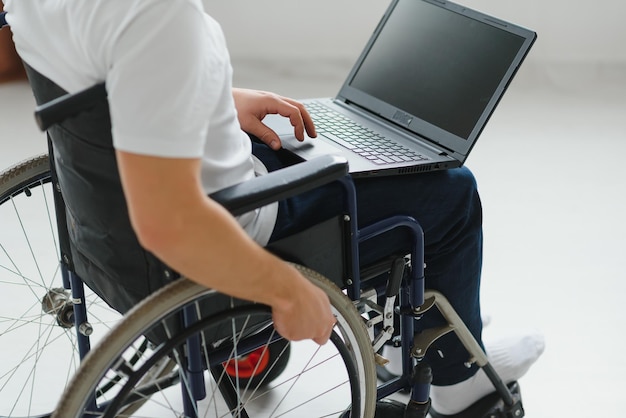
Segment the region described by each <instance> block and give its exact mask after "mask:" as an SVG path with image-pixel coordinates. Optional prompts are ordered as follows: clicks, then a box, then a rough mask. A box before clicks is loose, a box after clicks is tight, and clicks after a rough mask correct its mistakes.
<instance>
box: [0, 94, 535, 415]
mask: <svg viewBox="0 0 626 418" xmlns="http://www.w3.org/2000/svg"><path fill="white" fill-rule="evenodd" d="M103 103H105V104H106V91H105V89H104V87H103V86H102V85H97V86H94V87H93V88H90V89H87V90H85V91H83V92H80V93H78V94H74V95H64V96H60V97H58V98H55V99H54V100H51V101H49V102H46V103H43V104H41V105H39V106H38V108H37V110H36V118H37V122H38V123H39V126H40V127H41V128H42V129H43V130H45V131H47V132H48V138H49V144H50V148H49V150H50V151H49V155H42V156H39V157H36V158H33V159H31V160H29V161H26V162H24V163H21V164H18V165H16V166H14V167H13V168H10V169H8V170H6V171H4V172H2V173H0V209H2V210H4V209H5V208H8V210H9V212H12V213H13V214H14V215H15V216H14V217H12V218H9V217H5V216H4V215H3V216H2V218H0V219H2V222H3V223H5V221H6V222H7V228H8V224H10V223H13V224H14V225H13V231H12V232H6V231H8V229H4V225H2V227H3V229H2V231H3V232H2V235H3V238H2V241H1V242H0V246H1V247H0V249H1V250H2V253H3V254H4V255H5V256H6V257H5V259H6V260H5V261H4V262H3V263H4V264H0V266H1V267H2V269H1V270H3V272H2V273H0V274H2V275H3V276H7V277H9V279H4V278H0V282H1V283H3V285H6V283H10V284H14V285H15V287H21V290H23V292H22V293H23V294H21V295H20V297H19V300H18V298H17V297H16V298H15V300H13V301H11V303H12V304H13V308H8V310H7V312H8V314H7V315H6V316H5V315H4V314H3V315H2V316H0V320H1V321H2V322H3V323H8V324H9V325H8V326H5V325H2V328H0V343H1V344H2V346H3V347H5V346H10V345H11V343H9V341H11V340H12V339H14V337H15V336H16V335H18V334H16V333H15V330H16V329H20V328H21V327H22V325H33V324H34V327H35V328H38V330H39V331H40V332H38V333H34V334H29V333H22V334H19V335H20V337H19V339H20V340H22V341H27V343H26V346H27V347H29V349H27V350H26V351H22V352H20V353H16V354H14V355H11V358H14V359H17V365H15V366H8V368H7V367H5V366H2V367H3V368H5V369H7V371H6V372H5V371H4V370H2V369H0V372H2V373H3V374H2V375H0V379H2V380H0V396H1V397H2V399H3V401H2V405H3V406H2V408H5V406H4V405H8V410H0V416H30V417H35V416H37V417H43V416H50V414H51V416H52V417H58V418H66V417H130V416H137V417H142V416H151V417H160V416H176V417H190V418H191V417H204V416H215V417H217V416H220V417H222V416H236V417H249V416H254V417H257V416H297V417H321V416H339V417H380V418H385V417H406V418H412V417H426V416H427V414H428V413H429V408H430V400H429V386H430V382H431V380H432V376H431V370H430V368H429V367H428V365H427V364H426V362H425V361H424V356H425V354H426V352H427V350H428V349H429V348H430V347H431V345H432V344H433V343H434V342H435V341H436V340H437V339H438V338H440V337H441V336H443V335H446V334H449V333H455V334H456V335H457V337H458V338H459V340H460V341H461V342H462V343H463V345H464V346H465V348H466V349H467V351H468V353H469V356H468V363H475V364H477V365H478V366H479V367H481V368H482V369H483V370H484V371H485V373H486V374H487V376H488V377H489V378H490V380H491V381H492V383H493V384H494V388H495V390H496V393H495V394H494V396H493V397H491V398H490V399H487V404H483V405H478V406H476V408H475V411H476V415H472V416H475V417H476V418H480V417H522V416H524V410H523V407H522V403H521V395H520V393H519V387H518V385H517V383H515V382H514V383H512V384H509V385H505V384H504V383H503V382H502V381H501V379H500V378H499V376H498V375H497V373H496V372H495V370H494V369H493V368H492V367H491V365H490V364H489V362H488V359H487V356H486V354H485V353H484V352H483V350H482V349H481V347H480V346H479V345H478V343H477V342H476V341H475V339H474V338H473V337H472V335H471V333H470V332H469V331H468V330H467V328H466V327H465V325H464V324H463V322H462V320H461V319H460V318H459V317H458V315H457V314H456V313H455V311H454V309H453V308H452V307H451V305H450V304H449V303H448V302H447V300H446V298H445V297H444V296H443V295H441V294H440V293H438V292H436V291H430V290H425V289H424V269H425V265H424V259H423V234H422V230H421V227H420V225H419V223H418V222H417V221H416V220H414V219H412V218H409V217H404V216H397V217H393V218H390V219H384V220H382V221H379V222H376V223H374V224H372V225H368V226H366V227H364V228H357V222H356V219H357V208H356V200H355V190H354V185H353V183H352V180H351V178H350V176H349V174H348V170H347V163H346V162H345V161H344V160H342V159H340V158H337V157H333V156H327V157H322V158H318V159H316V160H313V161H309V162H303V163H300V164H296V165H293V166H290V167H287V168H285V169H282V170H278V171H275V172H272V173H269V174H268V175H266V176H262V177H258V178H255V179H252V180H250V181H247V182H245V183H242V184H238V185H235V186H232V187H230V188H227V189H225V190H221V191H219V192H216V193H214V194H213V195H211V197H212V199H214V200H215V201H217V202H218V203H220V204H222V205H223V206H224V207H225V208H226V209H228V210H229V211H230V212H231V213H232V214H233V215H239V214H243V213H246V212H248V211H250V210H253V209H255V208H258V207H262V206H264V205H267V204H269V203H271V202H275V201H278V200H281V199H285V198H288V197H290V196H293V195H296V194H298V193H303V192H305V191H307V190H311V189H313V188H316V187H319V186H321V185H324V184H328V183H330V182H337V183H338V184H340V185H341V188H342V190H343V191H344V193H343V195H344V196H343V199H344V210H343V211H341V213H338V214H337V215H336V216H335V217H333V218H331V219H328V220H325V221H323V222H320V223H319V224H316V225H314V226H312V227H310V228H308V229H306V230H304V231H302V232H299V233H297V234H295V235H293V236H289V237H287V238H284V239H281V240H279V241H277V242H273V243H271V244H270V245H268V247H267V248H268V250H269V251H272V252H274V253H275V254H277V255H279V256H281V257H282V258H283V259H285V260H286V261H288V262H292V263H294V265H295V266H296V268H298V269H299V270H300V271H301V272H302V274H303V275H304V276H305V277H307V278H308V279H309V280H311V281H312V282H313V283H314V284H315V285H317V286H318V287H320V288H321V289H323V290H324V291H325V292H326V293H327V295H328V296H329V299H330V301H331V305H332V309H333V312H334V314H335V316H336V318H337V324H336V326H335V329H334V331H333V333H332V336H331V341H330V342H329V343H328V344H326V345H325V346H322V347H319V346H317V345H316V344H314V343H312V342H306V341H305V342H291V343H289V342H287V341H285V340H283V339H282V338H281V337H280V335H278V334H277V333H276V332H275V330H274V329H273V327H272V320H271V311H270V310H269V308H268V307H266V306H262V305H259V304H255V303H251V302H247V301H241V300H236V299H234V298H231V297H228V296H225V295H222V294H219V293H217V292H215V291H213V290H211V289H207V288H205V287H202V286H200V285H198V284H195V283H193V282H191V281H188V280H186V279H184V278H178V279H177V278H175V277H174V276H175V272H171V271H169V270H167V269H165V270H164V271H163V273H164V276H165V278H166V279H168V280H167V281H169V283H166V284H165V285H164V286H162V287H161V288H160V289H159V290H156V291H155V292H154V293H152V294H151V295H150V296H148V297H147V298H145V299H144V300H143V301H142V302H141V303H139V304H138V305H136V306H134V307H132V308H131V309H130V310H128V311H127V312H125V314H124V316H123V317H122V316H121V315H120V314H118V313H117V312H116V309H112V308H111V307H110V306H107V304H106V303H103V302H102V300H100V298H99V297H98V296H97V293H99V292H95V294H92V293H91V291H90V290H89V288H88V287H87V288H85V286H84V285H83V282H84V279H85V278H81V277H78V275H77V274H76V272H75V271H74V269H73V266H74V260H73V259H72V258H73V257H72V251H71V243H70V242H69V241H70V240H69V236H68V235H69V233H68V219H71V218H68V214H67V212H66V210H67V207H66V202H65V200H64V198H65V197H67V196H64V193H63V190H62V188H61V186H60V184H59V178H58V176H57V167H55V153H58V152H59V150H58V149H57V146H58V145H57V144H53V142H54V138H53V137H54V136H55V130H54V129H55V127H58V126H63V124H64V123H65V122H66V121H69V120H78V119H80V118H81V117H83V115H84V114H86V113H89V112H92V111H93V109H95V108H97V107H98V106H101V105H102V104H103ZM33 198H35V199H38V200H37V201H38V202H39V204H40V205H41V206H39V207H35V206H33V205H32V204H31V202H32V201H34V200H32V199H33ZM41 208H43V211H42V210H41ZM26 217H28V218H29V219H32V220H33V221H34V222H41V223H42V225H41V226H35V227H34V229H35V230H36V231H38V232H42V231H44V229H45V232H46V235H47V236H48V238H47V240H48V241H47V244H48V249H46V250H43V249H37V248H36V247H35V246H36V245H39V240H38V239H37V240H36V239H34V238H32V237H31V235H30V229H29V228H30V227H27V226H26V222H25V218H26ZM396 228H402V229H405V230H407V231H408V233H409V236H410V237H411V238H410V240H411V242H410V248H411V251H410V252H408V253H405V252H401V253H398V254H390V255H389V257H388V258H385V259H384V260H380V261H379V262H377V263H375V264H373V265H369V266H361V265H360V263H359V251H358V247H359V243H362V242H365V241H367V240H369V239H372V238H374V237H377V236H380V235H383V234H386V233H388V232H389V231H391V230H394V229H396ZM5 237H6V240H5ZM18 238H19V239H18ZM20 240H21V241H23V242H21V241H20ZM13 244H15V245H17V244H22V248H21V249H19V250H17V251H18V253H14V252H13V250H12V247H11V245H13ZM50 248H52V249H53V250H50ZM42 255H45V256H46V257H48V258H52V259H53V260H54V261H53V262H50V263H49V265H54V266H53V267H51V268H49V266H46V269H45V270H44V268H43V267H44V266H43V264H42V263H41V262H40V261H39V259H40V256H42ZM18 259H25V260H27V263H26V264H27V265H28V268H29V269H30V270H26V269H25V268H21V267H20V266H18V265H17V262H15V260H18ZM0 260H2V259H0ZM31 260H32V264H31V263H30V261H31ZM242 262H243V261H242ZM33 278H36V279H33ZM26 299H30V301H29V302H25V300H26ZM23 306H27V307H28V309H21V310H23V311H24V313H21V314H19V315H20V316H19V317H18V316H17V315H18V314H14V313H13V312H21V310H20V309H16V308H15V307H18V308H23ZM431 309H437V310H439V311H440V312H441V314H442V316H443V317H444V318H445V319H446V321H447V325H445V326H442V327H439V328H433V329H427V330H425V331H422V332H420V333H417V334H416V333H415V332H414V326H415V322H416V321H417V320H419V318H420V317H421V316H422V315H424V313H425V312H427V311H428V310H431ZM99 310H101V311H102V313H101V312H100V311H99ZM9 315H13V316H14V317H11V316H9ZM9 318H13V319H9ZM32 318H36V319H32ZM43 318H45V321H46V323H47V325H44V320H43ZM92 318H93V319H95V320H96V323H94V321H93V319H92ZM99 324H104V325H105V327H98V326H96V325H99ZM96 328H109V331H108V332H107V333H106V335H102V333H99V334H100V335H101V338H100V340H99V342H97V343H96V341H93V338H92V337H93V336H92V332H93V331H94V330H95V329H96ZM42 330H43V332H42ZM29 332H30V331H29ZM55 332H58V333H59V335H56V334H54V333H55ZM72 332H73V335H71V333H72ZM33 336H34V337H35V339H34V342H33ZM392 339H393V341H394V342H395V343H396V344H398V345H399V346H400V350H401V352H402V370H403V372H402V375H400V376H397V377H394V378H392V379H391V380H389V381H387V382H384V383H381V384H379V383H378V382H377V373H376V367H377V365H378V366H384V364H385V363H386V359H384V358H383V357H382V356H381V355H380V354H379V352H380V351H381V349H382V348H383V346H384V345H385V344H389V343H390V342H391V341H392ZM53 340H62V341H63V342H64V343H65V344H66V345H67V347H66V348H64V349H62V351H65V353H64V354H68V355H69V356H70V359H69V360H67V362H66V363H63V364H62V365H61V369H60V371H59V372H56V373H49V372H46V374H45V375H44V376H41V377H38V378H35V377H33V376H34V374H35V373H36V372H40V370H39V366H38V363H44V355H43V354H40V351H41V350H40V349H42V348H48V347H49V342H50V341H53ZM31 360H32V361H33V362H34V364H35V365H34V366H33V367H32V368H29V369H27V370H26V372H25V373H24V374H25V377H24V380H23V383H18V384H15V385H14V382H15V379H16V376H18V375H19V374H20V373H21V370H20V368H21V365H22V364H23V363H25V362H27V361H31ZM55 360H56V359H55V358H50V359H47V358H45V363H48V362H54V361H55ZM5 363H6V360H5ZM57 363H59V361H57ZM18 372H20V373H18ZM41 382H45V383H44V384H43V385H42V384H41ZM62 382H63V383H62ZM9 387H16V388H17V389H16V390H14V391H12V392H11V391H8V390H6V388H9ZM54 388H56V389H58V390H59V391H60V392H62V393H59V396H58V397H59V399H60V400H59V402H58V404H57V405H56V406H51V407H50V406H44V408H46V407H49V408H50V409H47V410H38V409H37V408H38V406H37V405H36V399H37V396H38V393H40V392H39V391H43V390H45V391H50V390H52V389H54ZM399 391H409V392H410V395H409V401H408V403H406V404H404V403H401V402H399V401H391V400H388V397H389V396H391V395H393V394H394V393H397V392H399ZM26 392H28V393H27V394H26ZM9 396H10V397H11V399H9V398H8V397H9ZM5 399H9V401H8V402H6V401H5ZM22 405H23V406H22ZM53 409H54V411H53Z"/></svg>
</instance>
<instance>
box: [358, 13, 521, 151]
mask: <svg viewBox="0 0 626 418" xmlns="http://www.w3.org/2000/svg"><path fill="white" fill-rule="evenodd" d="M524 41H525V39H524V38H523V37H521V36H517V35H515V34H513V33H510V32H507V31H505V30H501V29H500V28H498V27H497V26H492V25H489V24H486V23H482V22H479V21H477V20H474V19H471V18H469V17H467V16H464V15H462V14H459V13H450V11H449V10H445V9H442V8H440V7H437V6H435V5H432V4H430V3H426V2H424V1H400V2H398V4H397V5H396V8H395V10H394V11H393V12H392V14H391V15H390V16H389V21H387V22H386V24H385V25H384V28H383V29H382V30H381V32H380V34H379V35H378V37H377V39H376V40H375V41H374V43H373V45H372V47H371V49H370V51H369V52H368V53H367V56H366V57H365V59H364V61H363V62H362V64H361V66H360V67H359V69H358V70H357V71H356V72H355V73H354V76H353V78H352V79H351V80H350V81H349V85H350V87H352V88H355V89H358V90H360V91H362V92H364V93H366V94H368V95H370V96H373V97H375V98H377V99H378V100H381V101H384V102H387V103H389V104H390V105H392V106H394V107H396V108H398V109H401V110H403V111H405V112H407V113H409V114H411V115H413V116H416V117H419V118H421V119H423V120H424V121H426V122H428V123H430V124H432V125H434V126H437V127H438V128H441V129H443V130H445V131H448V132H450V133H452V134H454V135H457V136H459V137H461V138H464V139H467V138H468V137H469V136H470V134H471V133H472V130H473V129H474V127H475V125H476V122H477V121H478V119H479V118H480V117H481V116H482V115H483V112H484V111H485V109H486V106H487V105H488V103H489V101H490V100H491V99H492V96H493V94H494V92H495V91H496V89H497V88H498V86H499V84H500V83H501V81H502V79H503V76H504V74H505V73H506V72H507V71H508V70H509V68H510V65H511V62H512V61H513V60H514V58H515V57H516V55H517V54H518V53H519V51H520V48H521V47H522V44H523V43H524Z"/></svg>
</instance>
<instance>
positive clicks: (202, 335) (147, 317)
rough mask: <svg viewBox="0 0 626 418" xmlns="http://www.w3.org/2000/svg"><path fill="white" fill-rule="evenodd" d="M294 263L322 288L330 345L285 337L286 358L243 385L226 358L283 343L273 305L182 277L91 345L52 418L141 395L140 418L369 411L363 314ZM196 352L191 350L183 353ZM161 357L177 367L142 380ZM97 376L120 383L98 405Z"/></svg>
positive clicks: (369, 361) (112, 410)
mask: <svg viewBox="0 0 626 418" xmlns="http://www.w3.org/2000/svg"><path fill="white" fill-rule="evenodd" d="M297 267H298V268H300V270H301V271H302V272H303V274H304V275H305V276H306V277H308V278H309V279H310V280H311V281H312V282H313V283H314V284H316V285H318V286H319V287H321V288H322V289H323V290H325V291H326V292H327V294H328V296H329V299H330V300H331V304H332V306H333V311H334V313H335V315H336V317H337V326H336V327H335V329H334V332H333V334H332V337H331V342H329V343H327V344H326V345H324V346H321V347H320V346H318V345H317V344H315V343H313V342H310V341H301V342H292V343H290V346H291V350H292V352H291V355H290V358H289V361H288V364H287V365H286V366H285V369H284V371H283V372H282V373H281V374H280V375H278V376H276V377H275V379H274V380H273V381H271V382H269V383H265V382H263V381H261V382H251V381H248V382H247V383H246V384H242V382H241V381H239V380H240V379H239V376H238V374H237V373H230V372H227V371H226V367H225V364H227V362H229V361H231V360H232V359H241V358H242V357H243V356H246V355H248V354H249V353H251V352H253V351H254V350H258V349H262V350H265V349H268V346H271V345H272V344H276V342H279V341H281V338H280V336H278V335H277V334H276V332H275V330H274V328H273V327H272V326H271V312H270V310H269V308H268V307H266V306H263V305H256V304H246V303H244V304H241V303H236V301H234V300H233V299H232V298H228V297H226V296H224V295H221V294H218V293H216V292H214V291H212V290H209V289H206V288H204V287H202V286H199V285H197V284H195V283H193V282H190V281H187V280H178V281H176V282H174V283H172V284H170V285H168V286H167V287H165V288H163V289H161V290H160V291H158V292H156V293H155V294H153V295H152V296H150V297H149V298H147V299H146V300H145V301H144V302H142V303H141V304H140V305H138V306H137V307H136V308H135V309H133V310H132V311H131V312H129V313H128V314H127V315H126V316H125V317H124V319H123V320H122V321H121V322H120V323H119V325H118V326H117V327H115V328H114V329H113V330H112V331H111V333H110V334H109V335H108V336H107V337H106V338H105V340H103V341H102V343H101V344H99V345H98V346H97V347H95V348H93V349H92V351H91V352H90V353H89V355H88V356H87V357H86V358H85V360H84V362H83V364H82V366H81V368H80V369H79V370H78V372H77V374H76V375H75V377H74V379H73V380H72V382H71V383H70V385H69V386H68V387H67V389H66V391H65V393H64V395H63V397H62V399H61V401H60V402H59V404H58V406H57V409H56V410H55V413H54V415H53V417H56V418H60V417H63V418H70V417H82V416H84V415H88V416H90V417H115V416H119V412H118V411H120V409H122V408H125V407H126V406H127V405H132V404H133V402H135V401H137V400H142V401H143V402H144V404H143V405H142V407H141V408H139V409H138V410H137V411H136V416H138V417H139V416H177V417H178V416H185V417H195V416H202V417H217V416H219V417H223V416H238V417H240V416H241V417H249V416H254V417H259V416H287V417H289V416H295V417H303V416H307V417H308V416H339V417H349V416H353V417H373V416H374V411H375V402H376V372H375V368H374V358H373V350H372V345H371V341H370V339H369V337H368V335H367V331H366V328H365V325H364V321H363V319H362V318H361V316H360V315H359V313H358V312H357V311H356V309H355V307H354V305H353V303H352V301H350V300H349V299H348V298H347V297H346V296H345V295H344V294H343V293H342V292H341V291H340V290H339V289H338V288H337V287H336V286H335V285H334V284H332V283H330V282H329V281H328V280H326V279H325V278H323V277H321V276H320V275H318V274H317V273H315V272H312V271H310V270H308V269H305V268H302V267H299V266H297ZM214 298H221V300H226V301H227V303H226V305H227V307H226V308H224V309H220V310H218V311H217V312H205V311H206V306H214V304H213V302H214V301H215V300H216V299H214ZM190 312H191V313H192V315H191V316H193V317H194V320H192V321H191V322H190V323H189V324H186V325H183V324H182V323H181V321H180V320H175V318H180V317H181V316H183V314H184V315H187V316H188V317H189V314H190ZM144 334H145V335H150V336H152V338H153V340H154V345H153V347H152V349H151V350H148V351H146V352H145V353H144V356H143V357H142V359H141V360H140V361H139V362H137V363H136V364H135V365H130V364H128V361H127V359H128V353H129V352H130V353H136V352H137V350H136V349H135V348H134V346H135V344H136V343H135V341H136V339H137V338H138V337H140V336H141V335H144ZM194 351H197V353H196V355H193V354H192V355H189V353H190V352H194ZM277 358H278V359H280V358H281V357H280V356H278V357H277ZM194 359H195V360H194ZM164 361H174V362H175V363H176V366H177V367H176V370H174V371H173V372H172V373H171V374H170V375H168V376H162V377H161V378H159V379H157V380H153V381H151V382H147V383H146V384H141V383H140V382H141V381H142V378H143V376H145V374H146V373H148V372H149V371H150V370H151V369H152V368H153V367H155V366H158V365H159V364H161V363H162V362H164ZM274 363H275V362H270V364H268V365H267V368H269V369H271V368H272V367H274ZM198 366H199V367H198ZM186 371H190V372H186ZM261 380H263V379H261ZM102 381H105V382H111V381H116V382H117V385H116V388H115V389H114V390H110V391H109V392H108V393H107V395H106V396H99V397H98V400H97V401H96V402H94V401H93V394H97V393H99V388H100V387H101V385H102V383H101V382H102ZM144 381H145V379H144ZM253 383H254V384H253ZM190 399H191V401H190ZM193 399H198V401H197V402H196V401H194V400H193ZM124 416H127V415H124Z"/></svg>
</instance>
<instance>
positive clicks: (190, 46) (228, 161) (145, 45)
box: [4, 0, 277, 244]
mask: <svg viewBox="0 0 626 418" xmlns="http://www.w3.org/2000/svg"><path fill="white" fill-rule="evenodd" d="M4 3H5V7H4V8H5V11H7V12H8V14H7V20H8V22H9V24H10V25H11V29H12V31H13V34H14V41H15V45H16V48H17V50H18V52H19V54H20V56H21V57H22V59H24V61H25V62H27V63H28V64H29V65H30V66H32V67H33V68H34V69H35V70H37V71H38V72H40V73H41V74H43V75H45V76H46V77H48V78H50V79H51V80H52V81H54V82H55V83H57V84H58V85H59V86H60V87H62V88H63V89H65V90H66V91H68V92H70V93H74V92H77V91H80V90H82V89H85V88H87V87H90V86H92V85H94V84H96V83H100V82H102V81H105V82H106V88H107V92H108V99H109V106H110V111H111V123H112V134H113V144H114V146H115V148H116V149H119V150H122V151H127V152H132V153H136V154H143V155H151V156H159V157H170V158H202V183H203V185H204V189H205V191H206V193H207V194H208V193H211V192H213V191H216V190H219V189H222V188H224V187H227V186H230V185H233V184H236V183H239V182H241V181H245V180H247V179H250V178H252V177H254V176H255V175H260V174H263V173H264V172H266V170H265V167H264V166H263V165H262V164H261V163H260V161H258V160H257V159H256V158H254V156H252V154H251V144H250V140H249V138H248V136H247V135H246V134H245V133H244V132H243V131H242V130H241V129H240V126H239V122H238V120H237V113H236V109H235V106H234V100H233V96H232V68H231V65H230V57H229V54H228V51H227V49H226V42H225V40H224V35H223V33H222V30H221V27H220V26H219V24H218V23H217V22H216V21H214V20H213V19H212V18H211V17H209V16H208V15H207V14H206V12H205V11H204V7H203V5H202V2H201V0H177V1H170V0H46V1H41V0H4ZM276 212H277V205H271V206H268V207H265V208H262V209H261V210H258V211H256V212H254V213H250V214H247V215H244V216H242V217H241V218H240V219H239V221H240V224H241V225H242V226H243V227H244V228H245V229H246V231H247V232H248V233H249V234H250V235H251V236H252V237H253V238H255V239H256V240H257V241H258V242H259V243H261V244H265V243H266V242H267V241H268V240H269V236H270V234H271V232H272V229H273V227H274V222H275V219H276Z"/></svg>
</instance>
